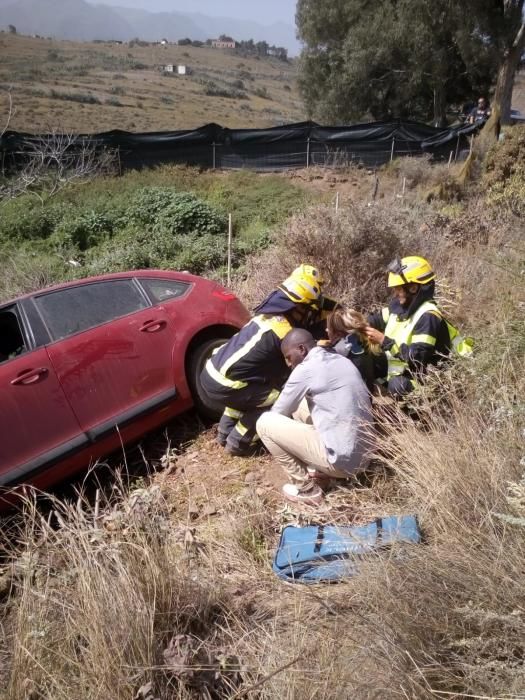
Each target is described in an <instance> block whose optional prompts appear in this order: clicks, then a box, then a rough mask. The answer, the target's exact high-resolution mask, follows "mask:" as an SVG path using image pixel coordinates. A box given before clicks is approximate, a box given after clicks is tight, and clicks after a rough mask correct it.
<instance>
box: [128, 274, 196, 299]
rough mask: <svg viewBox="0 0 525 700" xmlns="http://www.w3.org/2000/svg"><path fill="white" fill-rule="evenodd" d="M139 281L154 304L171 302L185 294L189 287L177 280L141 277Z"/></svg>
mask: <svg viewBox="0 0 525 700" xmlns="http://www.w3.org/2000/svg"><path fill="white" fill-rule="evenodd" d="M139 281H140V283H141V284H142V285H143V287H144V289H145V290H146V291H147V293H148V295H149V296H150V297H151V300H152V301H153V302H154V303H159V302H162V301H171V300H172V299H176V298H177V297H181V296H183V295H184V294H186V292H187V291H188V289H189V287H190V284H189V283H188V282H179V281H178V280H165V279H158V278H155V279H144V278H143V277H141V278H140V280H139Z"/></svg>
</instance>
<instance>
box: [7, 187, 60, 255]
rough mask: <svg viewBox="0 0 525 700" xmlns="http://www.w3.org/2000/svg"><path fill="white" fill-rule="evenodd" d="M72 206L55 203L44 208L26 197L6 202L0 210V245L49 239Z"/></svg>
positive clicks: (32, 198)
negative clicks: (8, 242) (9, 242)
mask: <svg viewBox="0 0 525 700" xmlns="http://www.w3.org/2000/svg"><path fill="white" fill-rule="evenodd" d="M71 210H72V206H71V205H69V204H65V203H57V202H53V203H52V204H47V205H44V206H42V205H41V204H40V202H38V201H37V200H36V199H35V198H34V197H31V196H30V195H26V196H23V197H18V198H16V199H11V200H8V201H4V202H2V204H1V209H0V213H1V215H0V243H2V242H5V241H24V240H26V241H29V240H34V239H43V238H48V237H49V236H50V235H51V234H52V233H53V231H54V229H55V227H56V226H57V224H58V223H59V222H60V221H61V220H62V219H63V218H64V217H65V216H67V215H68V213H69V212H70V211H71Z"/></svg>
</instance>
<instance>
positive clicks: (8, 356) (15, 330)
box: [0, 306, 27, 363]
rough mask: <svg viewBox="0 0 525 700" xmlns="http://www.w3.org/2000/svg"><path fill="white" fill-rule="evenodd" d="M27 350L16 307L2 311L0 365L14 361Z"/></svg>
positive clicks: (0, 316)
mask: <svg viewBox="0 0 525 700" xmlns="http://www.w3.org/2000/svg"><path fill="white" fill-rule="evenodd" d="M26 350H27V347H26V344H25V340H24V335H23V333H22V328H21V325H20V321H19V318H18V315H17V313H16V310H15V307H14V306H8V307H6V308H4V309H0V363H1V362H7V360H12V359H13V358H15V357H18V355H21V354H22V353H24V352H25V351H26Z"/></svg>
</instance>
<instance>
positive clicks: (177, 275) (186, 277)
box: [0, 270, 217, 306]
mask: <svg viewBox="0 0 525 700" xmlns="http://www.w3.org/2000/svg"><path fill="white" fill-rule="evenodd" d="M129 277H138V278H139V279H140V278H141V277H158V278H162V277H164V278H166V277H169V278H170V279H173V280H180V281H181V282H187V283H189V284H201V285H202V284H204V285H211V286H216V285H217V283H216V282H213V281H212V280H207V279H205V278H204V277H197V276H196V275H191V274H190V273H189V272H177V271H175V270H129V271H127V272H113V273H109V274H105V275H96V276H94V277H80V278H78V279H74V280H69V281H68V282H62V283H60V284H53V285H51V286H49V287H42V289H37V290H35V291H33V292H28V293H27V294H21V295H20V296H18V297H14V298H13V299H8V300H6V301H4V302H1V303H0V306H9V304H14V303H16V302H19V301H22V300H23V299H29V298H31V297H34V296H36V295H38V294H44V293H47V292H54V291H57V290H59V289H67V288H68V287H76V286H78V285H79V284H89V283H90V282H104V281H108V280H118V279H125V278H129Z"/></svg>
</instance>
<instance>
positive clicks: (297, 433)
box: [257, 401, 350, 483]
mask: <svg viewBox="0 0 525 700" xmlns="http://www.w3.org/2000/svg"><path fill="white" fill-rule="evenodd" d="M257 434H258V435H259V437H260V438H261V440H262V441H263V443H264V445H265V446H266V448H267V450H268V452H270V454H271V455H273V456H274V457H275V458H276V459H277V461H278V462H279V464H280V465H281V466H282V467H283V469H284V470H285V472H286V473H287V474H288V476H289V477H290V478H291V479H292V481H294V482H295V483H302V482H304V481H306V480H307V479H308V478H309V477H308V472H307V471H306V467H313V468H314V469H316V470H318V471H321V472H324V473H325V474H327V475H328V476H332V477H335V478H340V479H348V477H349V476H350V474H349V473H348V472H344V471H341V470H340V469H337V468H336V467H334V465H333V464H330V462H329V461H328V458H327V456H326V450H325V448H324V445H323V443H322V442H321V439H320V437H319V433H318V432H317V430H316V429H315V428H314V426H313V425H312V419H311V416H310V412H309V410H308V405H307V403H306V401H302V402H301V405H300V406H299V408H298V410H297V411H296V413H294V417H293V418H287V417H286V416H282V415H281V414H279V413H273V412H272V411H267V412H266V413H263V414H262V416H261V417H260V418H259V420H258V421H257Z"/></svg>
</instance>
